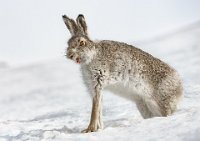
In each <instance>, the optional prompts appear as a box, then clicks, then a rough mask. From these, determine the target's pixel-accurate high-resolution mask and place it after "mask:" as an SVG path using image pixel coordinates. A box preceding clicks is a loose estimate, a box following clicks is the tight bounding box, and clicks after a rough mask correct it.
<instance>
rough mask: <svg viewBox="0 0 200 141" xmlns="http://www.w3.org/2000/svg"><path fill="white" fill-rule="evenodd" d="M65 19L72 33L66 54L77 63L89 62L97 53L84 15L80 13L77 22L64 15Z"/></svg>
mask: <svg viewBox="0 0 200 141" xmlns="http://www.w3.org/2000/svg"><path fill="white" fill-rule="evenodd" d="M63 20H64V22H65V24H66V26H67V28H68V30H69V31H70V33H71V38H70V39H69V40H68V48H67V51H66V56H67V57H68V58H70V59H72V60H74V61H75V62H76V63H88V62H90V61H91V59H92V58H93V56H94V55H95V49H94V48H95V47H94V43H93V42H92V41H91V40H90V39H89V37H88V33H87V25H86V22H85V18H84V16H83V15H81V14H80V15H78V17H77V19H76V22H75V21H74V20H73V19H70V18H68V17H67V16H66V15H63Z"/></svg>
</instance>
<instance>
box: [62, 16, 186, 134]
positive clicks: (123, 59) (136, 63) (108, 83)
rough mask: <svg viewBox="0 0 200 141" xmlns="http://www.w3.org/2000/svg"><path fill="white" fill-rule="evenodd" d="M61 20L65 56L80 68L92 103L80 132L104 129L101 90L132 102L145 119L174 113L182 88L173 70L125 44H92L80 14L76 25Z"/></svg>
mask: <svg viewBox="0 0 200 141" xmlns="http://www.w3.org/2000/svg"><path fill="white" fill-rule="evenodd" d="M63 20H64V22H65V24H66V26H67V28H68V30H69V31H70V33H71V35H72V37H71V38H70V39H69V41H68V45H69V47H68V48H67V54H66V56H67V57H68V58H70V59H72V60H74V61H75V62H76V63H78V64H80V65H81V71H82V76H83V80H84V83H85V85H86V86H87V88H88V91H89V93H90V95H91V97H92V101H93V104H92V113H91V120H90V124H89V126H88V128H87V129H85V130H83V131H82V132H85V133H87V132H94V131H97V130H98V129H102V128H103V122H102V90H103V89H108V90H111V91H112V92H114V93H115V94H118V95H120V96H122V97H125V98H127V99H130V100H133V101H135V103H136V105H137V108H138V110H139V111H140V113H141V115H142V116H143V117H144V118H151V117H155V116H168V115H171V114H172V113H173V112H174V111H175V110H176V106H177V103H178V101H179V100H180V98H181V97H182V96H183V88H182V83H181V79H180V77H179V75H178V73H177V72H176V71H175V70H174V69H173V68H172V67H170V66H169V65H168V64H166V63H164V62H162V61H161V60H159V59H157V58H155V57H153V56H152V55H150V54H148V53H146V52H144V51H142V50H140V49H138V48H136V47H134V46H132V45H128V44H126V43H122V42H116V41H108V40H103V41H97V42H95V41H92V40H91V39H90V38H89V36H88V32H87V24H86V22H85V19H84V16H83V15H81V14H80V15H78V17H77V19H76V22H75V21H74V20H73V19H70V18H69V17H67V16H66V15H63Z"/></svg>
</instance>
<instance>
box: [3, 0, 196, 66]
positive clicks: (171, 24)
mask: <svg viewBox="0 0 200 141" xmlns="http://www.w3.org/2000/svg"><path fill="white" fill-rule="evenodd" d="M199 7H200V1H199V0H123V1H116V0H109V1H108V0H101V1H94V0H84V1H78V0H71V1H70V0H58V1H56V0H54V1H53V0H15V1H14V0H13V1H11V0H7V1H5V0H4V1H3V0H1V1H0V62H1V61H3V62H7V63H8V64H9V65H23V64H29V63H32V62H38V61H41V60H48V59H51V58H58V57H63V56H64V52H65V48H66V46H67V45H66V41H67V39H68V38H69V37H70V34H69V32H68V30H67V29H66V27H65V25H64V23H63V21H62V18H61V16H62V15H63V14H66V15H68V16H69V17H72V18H76V16H77V15H78V14H79V13H82V14H84V15H85V18H86V20H87V24H88V26H89V34H90V37H91V38H92V39H113V40H119V41H124V42H137V41H139V40H145V39H148V38H151V37H153V36H156V35H159V34H162V33H166V32H168V31H173V30H175V29H177V28H179V27H183V26H185V25H187V24H190V23H193V22H195V21H198V20H199V19H200V14H199V13H200V8H199Z"/></svg>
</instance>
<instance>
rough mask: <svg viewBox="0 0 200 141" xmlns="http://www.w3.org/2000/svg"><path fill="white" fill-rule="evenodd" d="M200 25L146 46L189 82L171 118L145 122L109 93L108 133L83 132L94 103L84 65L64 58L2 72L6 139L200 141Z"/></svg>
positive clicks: (0, 136)
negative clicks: (82, 70)
mask: <svg viewBox="0 0 200 141" xmlns="http://www.w3.org/2000/svg"><path fill="white" fill-rule="evenodd" d="M199 34H200V25H198V26H197V25H195V26H192V27H191V28H190V30H182V31H180V32H176V33H174V34H170V36H166V37H165V38H161V39H157V40H153V41H151V42H150V41H149V42H148V43H146V44H145V43H143V44H141V45H140V46H141V47H142V48H143V49H144V50H146V51H148V52H150V53H152V54H153V55H154V56H157V57H159V58H161V59H162V60H164V61H166V62H168V63H169V64H170V65H172V66H173V67H174V68H175V69H177V70H178V71H179V73H180V74H181V77H182V78H183V81H184V89H185V97H184V99H183V101H182V102H181V103H180V105H179V107H178V110H177V112H176V113H175V114H174V115H172V116H169V117H156V118H151V119H147V120H144V119H142V118H141V116H140V114H139V112H138V111H137V109H136V107H135V105H134V103H131V102H130V101H127V100H125V99H122V98H120V97H117V96H114V95H112V94H110V93H108V92H105V93H104V110H103V118H104V124H105V129H104V130H102V131H99V132H96V133H89V134H81V133H80V131H81V130H83V129H85V128H86V127H87V125H88V123H89V118H90V111H91V101H90V98H89V96H88V94H87V91H86V88H85V87H84V85H83V82H82V79H81V74H80V72H79V66H78V65H76V64H74V63H73V62H72V61H69V60H66V59H58V60H53V61H49V62H43V63H40V64H32V65H29V66H23V67H19V68H9V69H6V70H2V71H1V72H0V78H1V79H0V90H1V92H0V115H1V116H0V127H1V128H0V141H25V140H30V141H47V140H48V141H51V140H52V141H54V140H58V141H66V140H70V141H73V140H74V141H77V140H85V141H86V140H87V141H93V140H95V141H97V140H98V141H102V140H110V141H112V140H113V141H114V140H126V141H132V140H139V141H146V140H149V141H150V140H152V141H164V140H176V141H198V140H200V124H199V123H200V118H199V117H200V103H199V101H200V85H199V84H200V83H199V82H200V66H199V64H200V56H199V53H200V42H199V41H198V37H199Z"/></svg>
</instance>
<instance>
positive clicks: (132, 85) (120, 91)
mask: <svg viewBox="0 0 200 141" xmlns="http://www.w3.org/2000/svg"><path fill="white" fill-rule="evenodd" d="M105 89H106V90H109V91H111V92H113V93H114V94H116V95H119V96H121V97H124V98H127V99H130V100H134V99H135V98H137V97H138V96H140V97H143V98H144V99H145V98H150V97H151V94H152V90H151V88H150V86H149V85H148V84H147V83H145V82H144V81H143V80H140V79H138V80H137V79H134V80H129V81H122V82H116V83H114V84H110V85H108V86H107V87H106V88H105Z"/></svg>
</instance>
